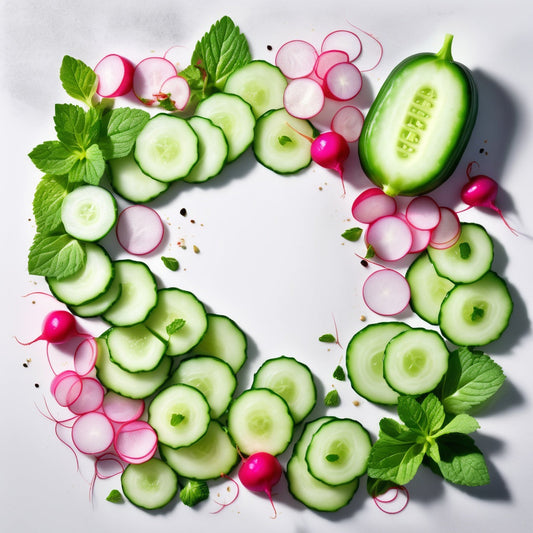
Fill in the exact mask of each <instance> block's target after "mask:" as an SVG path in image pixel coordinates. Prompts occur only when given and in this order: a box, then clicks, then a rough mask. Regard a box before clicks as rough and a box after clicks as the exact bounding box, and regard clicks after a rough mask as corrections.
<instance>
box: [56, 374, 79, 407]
mask: <svg viewBox="0 0 533 533" xmlns="http://www.w3.org/2000/svg"><path fill="white" fill-rule="evenodd" d="M82 390H83V383H82V378H81V377H80V376H78V374H77V373H76V372H74V371H73V370H65V371H64V372H61V373H60V374H57V376H54V379H53V380H52V383H51V384H50V392H51V393H52V396H53V397H54V398H55V400H56V402H57V403H58V404H59V405H61V406H62V407H68V406H70V405H72V404H73V403H74V402H75V401H76V400H77V399H78V398H79V397H80V395H81V392H82Z"/></svg>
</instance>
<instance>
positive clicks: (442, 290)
mask: <svg viewBox="0 0 533 533" xmlns="http://www.w3.org/2000/svg"><path fill="white" fill-rule="evenodd" d="M405 279H406V280H407V282H408V283H409V287H410V290H411V301H410V304H411V309H412V310H413V311H414V312H415V313H416V314H417V315H418V316H419V317H420V318H422V319H423V320H425V321H426V322H429V323H430V324H434V325H437V324H438V322H439V312H440V306H441V304H442V301H443V300H444V298H445V297H446V295H447V294H448V292H449V291H451V290H452V289H453V287H455V284H454V283H453V282H451V281H450V280H449V279H447V278H443V277H442V276H439V275H438V274H437V271H436V270H435V267H434V266H433V263H432V262H431V261H430V259H429V255H428V253H427V252H422V253H421V254H420V255H419V256H418V257H417V258H416V259H415V260H414V261H413V262H412V263H411V265H410V266H409V268H408V269H407V272H406V273H405Z"/></svg>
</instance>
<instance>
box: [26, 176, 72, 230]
mask: <svg viewBox="0 0 533 533" xmlns="http://www.w3.org/2000/svg"><path fill="white" fill-rule="evenodd" d="M67 185H68V184H67V178H66V177H65V176H50V175H46V176H43V177H42V178H41V180H40V181H39V183H38V184H37V187H36V189H35V194H34V196H33V216H34V217H35V223H36V224H37V231H38V232H39V233H42V234H44V235H49V234H51V233H54V232H56V231H58V230H59V229H60V227H61V223H62V222H61V205H62V204H63V199H64V198H65V196H66V195H67V194H68V187H67Z"/></svg>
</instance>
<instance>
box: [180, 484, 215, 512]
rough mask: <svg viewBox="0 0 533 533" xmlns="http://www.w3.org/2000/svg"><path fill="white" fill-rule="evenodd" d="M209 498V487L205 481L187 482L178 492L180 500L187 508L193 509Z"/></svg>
mask: <svg viewBox="0 0 533 533" xmlns="http://www.w3.org/2000/svg"><path fill="white" fill-rule="evenodd" d="M207 498H209V485H208V484H207V483H206V482H205V481H196V480H192V479H191V480H188V481H187V483H186V484H185V485H184V486H183V488H182V489H181V490H180V500H181V501H182V502H183V503H184V504H185V505H186V506H187V507H194V506H195V505H197V504H198V503H200V502H201V501H203V500H207Z"/></svg>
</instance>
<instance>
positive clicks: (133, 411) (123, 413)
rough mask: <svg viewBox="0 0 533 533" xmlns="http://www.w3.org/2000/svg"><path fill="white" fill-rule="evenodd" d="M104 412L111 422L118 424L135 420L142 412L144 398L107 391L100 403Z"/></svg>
mask: <svg viewBox="0 0 533 533" xmlns="http://www.w3.org/2000/svg"><path fill="white" fill-rule="evenodd" d="M102 409H103V411H104V414H105V415H106V416H107V418H109V420H111V421H112V422H117V423H120V424H123V423H126V422H132V421H133V420H137V419H138V418H139V417H140V416H141V415H142V414H143V412H144V400H142V399H133V398H126V397H124V396H120V395H119V394H117V393H116V392H113V391H108V392H107V393H106V395H105V396H104V400H103V403H102Z"/></svg>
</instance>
